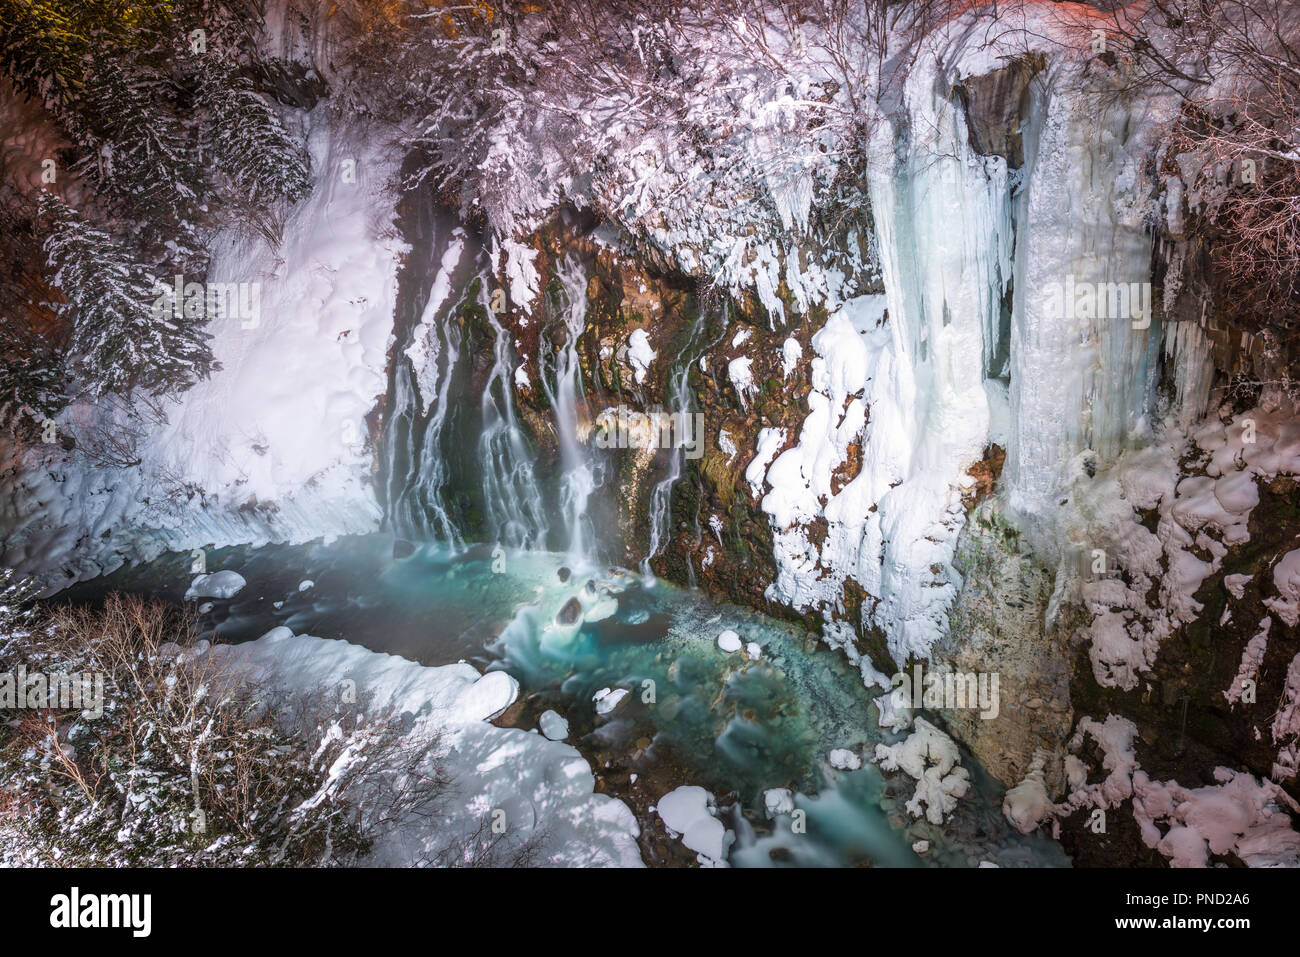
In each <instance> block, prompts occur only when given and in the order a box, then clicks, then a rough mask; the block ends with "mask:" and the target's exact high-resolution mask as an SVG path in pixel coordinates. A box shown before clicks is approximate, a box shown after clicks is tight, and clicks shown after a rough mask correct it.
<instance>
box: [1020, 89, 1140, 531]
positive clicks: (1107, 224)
mask: <svg viewBox="0 0 1300 957" xmlns="http://www.w3.org/2000/svg"><path fill="white" fill-rule="evenodd" d="M1063 75H1064V76H1065V77H1067V79H1064V80H1060V81H1059V82H1058V83H1056V84H1054V85H1049V86H1048V87H1047V88H1046V89H1045V90H1043V91H1040V92H1038V93H1037V94H1036V95H1035V97H1034V106H1033V109H1032V110H1031V115H1030V118H1029V122H1028V123H1026V124H1025V129H1024V136H1025V146H1026V149H1025V154H1026V169H1025V181H1026V185H1025V188H1024V191H1023V192H1022V194H1021V195H1020V197H1019V201H1018V206H1017V210H1016V221H1017V235H1018V239H1017V243H1016V263H1015V275H1016V289H1015V296H1014V303H1013V307H1012V344H1011V382H1010V400H1011V413H1012V416H1011V422H1012V425H1011V427H1012V429H1013V436H1012V441H1011V444H1010V448H1009V449H1008V455H1007V472H1006V479H1007V484H1008V487H1009V488H1010V503H1011V506H1012V508H1013V509H1014V510H1015V512H1016V513H1017V514H1018V516H1019V517H1020V518H1021V520H1022V521H1023V522H1024V523H1025V524H1026V525H1027V526H1028V529H1029V530H1030V531H1031V532H1034V531H1037V532H1039V534H1038V535H1037V536H1036V537H1037V539H1038V541H1039V543H1040V544H1041V543H1043V542H1045V541H1046V540H1048V539H1050V532H1051V530H1052V529H1051V527H1050V526H1051V523H1052V521H1053V518H1052V516H1053V513H1054V512H1055V510H1056V509H1057V507H1058V504H1059V502H1058V500H1059V499H1060V498H1061V495H1060V492H1061V488H1062V483H1063V482H1065V481H1067V480H1068V476H1067V475H1066V469H1067V464H1068V463H1069V462H1070V461H1071V460H1072V459H1074V458H1075V456H1076V455H1078V454H1079V453H1080V452H1082V451H1084V450H1091V451H1092V452H1093V453H1095V454H1096V456H1097V457H1098V458H1099V459H1100V460H1102V461H1109V460H1113V459H1114V458H1115V456H1117V455H1118V454H1119V453H1120V452H1121V451H1123V450H1124V449H1125V448H1128V447H1131V446H1132V445H1134V444H1135V443H1138V442H1140V441H1141V440H1142V439H1143V438H1144V437H1146V436H1149V434H1150V429H1151V423H1150V421H1149V419H1148V410H1149V408H1150V406H1151V400H1152V397H1153V391H1154V388H1155V385H1156V372H1157V367H1158V358H1159V351H1158V350H1159V348H1160V342H1161V330H1160V321H1159V318H1158V317H1157V316H1155V315H1154V314H1153V307H1152V297H1151V283H1150V279H1151V258H1152V240H1151V237H1150V235H1149V234H1148V233H1147V232H1146V231H1145V230H1144V228H1143V226H1144V224H1143V217H1144V214H1145V212H1146V211H1147V208H1148V207H1147V203H1146V202H1145V198H1144V196H1143V195H1142V191H1141V189H1140V188H1139V187H1138V185H1137V181H1138V174H1139V171H1140V165H1141V163H1142V157H1143V156H1144V154H1145V153H1146V152H1147V151H1148V149H1149V147H1150V144H1149V143H1146V142H1144V139H1143V131H1144V129H1148V128H1151V127H1152V126H1153V125H1154V124H1153V123H1151V122H1150V120H1151V119H1153V117H1152V116H1150V113H1151V111H1152V110H1154V109H1156V106H1155V105H1153V104H1150V103H1135V104H1128V103H1125V102H1122V101H1118V102H1117V101H1102V100H1101V99H1100V98H1099V97H1095V96H1090V95H1088V94H1086V93H1084V92H1081V91H1078V90H1073V89H1071V88H1070V87H1069V85H1068V84H1069V83H1070V82H1071V80H1070V79H1069V78H1070V77H1072V74H1068V73H1066V74H1063Z"/></svg>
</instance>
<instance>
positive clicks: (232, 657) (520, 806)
mask: <svg viewBox="0 0 1300 957" xmlns="http://www.w3.org/2000/svg"><path fill="white" fill-rule="evenodd" d="M212 651H213V653H214V654H220V655H222V656H223V658H224V660H226V661H228V662H230V663H231V664H233V665H234V666H236V667H237V668H240V669H242V670H244V671H245V672H246V673H247V674H249V675H250V676H251V677H252V678H253V679H254V680H256V681H258V682H261V683H263V684H265V685H267V686H268V687H271V686H274V687H281V688H284V689H286V690H289V691H299V690H301V691H313V690H316V689H322V688H323V689H339V688H343V687H345V683H348V682H352V683H354V684H350V685H346V687H349V688H351V689H352V690H354V691H355V692H356V693H357V695H358V699H357V700H365V698H363V697H361V696H368V697H369V706H370V707H371V708H372V709H374V710H376V711H382V710H385V709H387V708H390V707H391V708H393V709H395V710H396V712H397V713H398V714H401V715H403V716H404V718H405V719H406V721H407V722H408V728H409V729H408V730H407V731H406V733H407V735H408V736H409V737H410V738H411V739H412V740H413V741H417V740H420V739H421V738H425V739H427V738H428V737H429V736H431V735H434V734H437V733H441V735H442V742H441V747H442V753H441V755H440V760H441V761H442V762H444V764H445V766H446V769H447V771H448V773H449V775H450V778H451V791H452V793H454V795H455V800H453V801H448V802H446V803H445V804H444V805H441V806H439V807H438V808H437V809H436V814H435V816H434V817H433V818H432V819H427V818H424V817H413V818H412V819H410V820H405V821H401V822H399V824H398V826H397V827H396V828H395V829H394V830H393V831H392V832H390V833H388V834H387V835H385V836H383V837H382V838H381V839H380V840H379V841H378V842H377V843H376V846H375V848H374V851H373V852H372V854H371V857H370V859H369V860H368V861H367V863H369V864H373V865H379V866H407V865H410V864H414V863H417V862H419V861H420V860H421V859H423V858H425V857H427V856H428V855H429V854H432V853H436V852H437V851H438V850H440V849H441V848H443V847H445V846H446V845H447V844H448V843H449V842H450V841H451V839H452V838H468V837H469V836H470V835H473V834H474V833H475V832H477V831H478V830H479V828H480V827H481V825H482V824H483V823H484V822H485V821H488V822H491V821H492V820H493V812H494V811H500V812H504V820H505V822H506V824H507V831H506V836H507V838H509V839H511V840H517V841H523V840H526V839H527V838H529V837H530V836H533V835H536V836H537V838H538V839H539V840H540V841H541V842H542V855H543V859H544V860H545V861H546V862H547V863H548V864H551V865H557V866H573V867H604V866H619V867H636V866H640V865H641V858H640V853H639V851H638V849H637V844H636V837H637V834H638V833H639V828H638V826H637V823H636V819H635V818H634V817H633V815H632V812H631V811H630V810H629V809H628V808H627V807H626V805H624V804H623V803H622V802H620V801H616V800H613V799H611V798H608V797H605V796H604V795H598V794H595V793H594V787H595V779H594V778H593V776H592V774H591V769H590V768H589V766H588V765H587V762H586V761H585V760H583V758H582V756H581V755H579V754H578V752H577V751H576V750H575V749H574V748H572V747H570V746H569V745H566V744H563V743H560V742H556V741H550V740H547V739H546V738H545V737H543V736H541V735H537V734H530V733H529V732H527V731H522V730H519V729H514V728H497V727H494V726H493V725H490V724H487V723H486V722H485V721H484V720H483V719H484V718H485V717H486V716H487V715H488V714H490V713H492V712H493V711H495V710H498V709H499V707H503V706H504V705H505V704H508V703H509V701H510V700H513V698H514V695H515V694H516V693H517V689H518V686H517V685H516V684H515V682H514V679H513V678H510V676H509V675H506V674H504V673H503V672H489V673H488V674H486V675H480V674H479V673H478V671H476V670H475V669H474V668H473V667H472V666H470V665H468V664H466V663H464V662H461V663H459V664H454V665H445V666H442V667H437V668H426V667H423V666H421V665H418V664H415V663H414V662H411V661H407V660H406V659H404V658H399V657H397V656H395V655H385V654H379V653H377V652H372V651H368V650H366V649H364V648H361V647H359V646H357V645H353V644H349V643H347V642H344V641H337V640H331V639H323V638H313V637H309V636H307V635H298V636H295V635H293V634H292V633H291V632H290V631H289V629H287V628H277V629H275V630H274V631H272V632H270V633H268V634H266V635H264V636H263V637H262V638H260V639H258V640H257V641H255V642H250V643H247V644H242V645H216V646H214V647H213V649H212Z"/></svg>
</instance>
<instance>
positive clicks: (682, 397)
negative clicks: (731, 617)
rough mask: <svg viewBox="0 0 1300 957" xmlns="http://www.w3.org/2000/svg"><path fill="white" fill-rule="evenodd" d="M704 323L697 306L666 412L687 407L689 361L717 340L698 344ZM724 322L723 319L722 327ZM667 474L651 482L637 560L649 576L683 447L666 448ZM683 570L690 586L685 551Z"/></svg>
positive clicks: (664, 536) (662, 540) (662, 539)
mask: <svg viewBox="0 0 1300 957" xmlns="http://www.w3.org/2000/svg"><path fill="white" fill-rule="evenodd" d="M704 326H705V312H704V310H701V311H700V313H699V315H697V316H696V317H695V321H694V322H693V323H692V324H691V333H690V336H689V337H687V340H686V344H685V345H683V346H682V350H681V352H679V353H678V354H677V361H676V364H675V366H674V370H673V373H672V379H671V394H670V396H669V400H670V401H671V402H672V408H671V409H669V411H670V412H674V413H678V414H681V415H687V414H689V413H690V410H691V390H690V378H691V365H692V364H693V363H694V362H695V361H696V360H698V359H699V357H700V356H702V355H703V354H704V353H705V352H707V351H708V350H709V349H711V348H712V347H713V346H714V345H716V344H717V340H715V341H714V342H710V343H707V344H705V345H702V346H701V345H698V344H697V343H698V341H699V339H700V335H701V334H702V332H703V330H704ZM725 327H726V323H725V322H724V323H723V328H724V330H725ZM668 454H669V462H668V474H667V475H666V476H664V478H663V479H662V480H660V481H659V482H658V483H656V484H655V487H654V491H653V492H652V493H651V495H650V547H649V549H648V550H647V551H646V556H645V558H643V559H642V560H641V574H643V575H645V576H646V577H647V578H649V579H651V580H653V578H654V572H653V571H651V569H650V562H651V560H652V559H653V558H654V557H655V556H656V555H658V554H659V553H660V552H661V551H662V550H663V547H664V545H665V544H666V543H667V541H668V537H669V536H668V522H669V518H670V511H671V510H670V508H669V506H670V504H671V502H672V495H673V486H674V485H676V484H677V482H678V480H679V479H681V477H682V471H683V459H684V457H685V455H686V453H685V450H684V449H682V448H680V447H676V448H673V449H670V450H669V453H668ZM695 527H696V531H697V532H698V531H699V516H698V515H697V516H696V525H695ZM686 573H687V576H688V579H689V582H690V585H691V587H692V588H693V587H695V566H694V565H692V564H691V559H690V555H689V553H688V554H687V555H686Z"/></svg>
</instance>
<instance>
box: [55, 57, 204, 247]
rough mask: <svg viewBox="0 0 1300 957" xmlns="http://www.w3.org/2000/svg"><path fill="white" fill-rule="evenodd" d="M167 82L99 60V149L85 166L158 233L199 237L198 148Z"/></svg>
mask: <svg viewBox="0 0 1300 957" xmlns="http://www.w3.org/2000/svg"><path fill="white" fill-rule="evenodd" d="M166 86H167V82H166V81H165V80H164V79H162V78H159V77H157V76H154V75H152V74H151V73H150V72H148V71H146V70H133V69H129V68H128V67H126V66H124V65H123V64H121V63H118V62H117V61H115V60H110V59H101V60H100V61H99V62H97V63H96V64H95V66H94V67H93V68H92V69H91V71H90V74H89V76H88V78H87V81H86V103H87V109H86V110H84V111H83V113H84V115H85V116H88V117H90V119H83V120H80V122H83V123H87V124H88V125H91V126H93V128H92V129H90V130H89V135H88V136H85V137H84V138H83V141H84V142H86V145H88V146H93V153H92V155H90V156H88V157H87V159H86V160H85V162H84V163H83V164H82V166H83V168H85V169H87V170H88V171H91V172H93V174H94V175H95V178H96V179H98V180H99V181H100V182H102V183H103V184H104V186H105V187H107V188H108V189H109V190H110V191H111V192H112V193H114V194H115V195H116V196H117V197H118V198H119V199H123V200H125V201H126V202H127V203H128V204H130V206H131V207H132V212H133V213H134V214H135V215H136V216H138V217H141V218H143V219H145V220H147V221H149V222H151V223H153V224H154V225H155V226H156V227H158V228H160V229H163V230H166V231H171V230H173V229H175V230H178V231H179V233H180V234H181V235H182V236H184V237H186V238H189V237H191V236H192V234H193V233H194V232H195V224H194V220H195V219H196V218H197V206H198V203H199V190H200V188H201V180H202V174H201V173H200V171H199V167H198V164H197V162H196V160H197V157H196V156H195V146H196V144H195V142H194V136H193V135H192V133H191V132H190V131H189V130H188V129H186V127H185V124H184V123H183V122H182V121H181V120H180V119H179V118H178V117H177V116H176V115H175V114H174V113H173V112H171V110H170V109H168V104H167V102H166V97H167V91H166V90H165V87H166Z"/></svg>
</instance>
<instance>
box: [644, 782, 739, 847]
mask: <svg viewBox="0 0 1300 957" xmlns="http://www.w3.org/2000/svg"><path fill="white" fill-rule="evenodd" d="M714 805H715V800H714V797H713V795H712V794H710V793H709V792H708V791H706V790H705V789H704V788H701V787H696V786H694V785H689V784H686V785H682V786H681V787H679V788H676V789H675V790H673V791H670V792H669V793H667V794H665V795H664V796H663V797H661V798H660V799H659V802H658V804H657V805H656V807H655V811H656V812H657V813H658V815H659V817H660V818H661V819H662V820H663V822H664V827H666V828H668V830H669V831H670V832H672V833H674V834H676V835H680V836H681V839H682V843H683V844H685V845H686V846H687V847H688V848H690V849H691V850H692V851H695V852H696V853H697V854H702V855H704V857H706V858H708V859H710V860H711V861H722V860H724V859H725V856H726V852H727V848H728V847H729V846H730V844H731V841H730V838H731V837H732V835H731V834H730V833H729V832H728V831H727V829H726V827H725V826H724V825H723V823H722V822H721V821H719V820H718V819H717V818H716V817H714V816H713V814H712V809H713V807H714Z"/></svg>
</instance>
